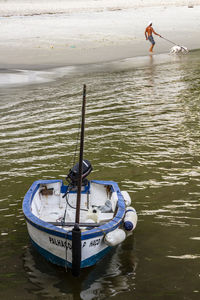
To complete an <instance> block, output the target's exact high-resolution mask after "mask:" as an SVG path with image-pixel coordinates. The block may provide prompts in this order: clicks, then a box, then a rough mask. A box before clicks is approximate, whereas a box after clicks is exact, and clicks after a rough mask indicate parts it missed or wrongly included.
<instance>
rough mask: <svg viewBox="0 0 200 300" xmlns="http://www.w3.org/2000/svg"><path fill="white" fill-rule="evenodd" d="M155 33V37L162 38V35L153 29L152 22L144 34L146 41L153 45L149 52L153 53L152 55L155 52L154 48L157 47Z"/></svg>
mask: <svg viewBox="0 0 200 300" xmlns="http://www.w3.org/2000/svg"><path fill="white" fill-rule="evenodd" d="M153 33H154V34H155V35H158V36H159V37H161V35H160V34H158V33H156V32H155V31H154V29H153V27H152V22H149V24H148V26H147V28H146V30H145V33H144V34H145V37H146V40H149V41H150V43H151V47H150V48H149V52H151V53H152V52H153V47H154V45H155V41H154V38H153Z"/></svg>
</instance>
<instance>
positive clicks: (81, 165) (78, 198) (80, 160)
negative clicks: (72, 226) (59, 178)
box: [75, 84, 86, 224]
mask: <svg viewBox="0 0 200 300" xmlns="http://www.w3.org/2000/svg"><path fill="white" fill-rule="evenodd" d="M85 104H86V85H85V84H84V85H83V102H82V122H81V137H80V154H79V179H78V191H77V200H76V220H75V223H77V224H79V222H80V206H81V186H82V174H83V150H84V132H85Z"/></svg>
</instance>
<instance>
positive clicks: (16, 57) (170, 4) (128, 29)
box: [0, 0, 200, 69]
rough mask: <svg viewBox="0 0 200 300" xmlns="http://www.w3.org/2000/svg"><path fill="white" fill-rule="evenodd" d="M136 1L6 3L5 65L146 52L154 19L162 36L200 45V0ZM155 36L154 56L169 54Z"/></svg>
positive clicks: (0, 59) (0, 43)
mask: <svg viewBox="0 0 200 300" xmlns="http://www.w3.org/2000/svg"><path fill="white" fill-rule="evenodd" d="M45 3H46V4H47V3H48V5H46V6H45ZM72 3H74V5H72ZM131 3H132V2H131V1H119V0H114V1H75V2H72V1H67V2H63V1H56V2H51V1H48V2H47V1H41V2H40V3H39V2H37V1H36V2H34V3H32V4H33V5H32V6H31V5H30V1H24V2H21V3H19V5H18V6H16V3H14V2H12V1H8V2H3V5H2V6H1V40H0V51H1V56H0V64H1V68H2V69H3V68H19V67H20V68H23V69H42V68H46V67H55V66H67V65H68V66H69V65H76V64H90V63H101V62H107V61H113V60H120V59H124V58H130V57H135V56H145V55H148V49H149V46H150V45H149V42H148V41H146V40H145V38H144V30H145V27H146V25H147V23H148V22H149V20H152V22H153V27H154V29H155V30H156V32H158V33H159V34H161V35H162V36H164V37H166V38H168V39H170V40H172V41H175V43H177V44H179V45H183V46H186V47H188V49H190V50H192V49H197V48H200V41H199V27H200V19H199V15H200V1H146V0H145V1H136V2H135V4H134V5H135V6H134V7H133V4H131ZM75 4H76V5H75ZM198 4H199V5H198ZM155 40H156V46H155V54H158V53H167V52H169V50H170V48H171V47H172V46H173V45H171V44H170V43H167V42H166V41H165V40H163V39H161V38H159V37H155Z"/></svg>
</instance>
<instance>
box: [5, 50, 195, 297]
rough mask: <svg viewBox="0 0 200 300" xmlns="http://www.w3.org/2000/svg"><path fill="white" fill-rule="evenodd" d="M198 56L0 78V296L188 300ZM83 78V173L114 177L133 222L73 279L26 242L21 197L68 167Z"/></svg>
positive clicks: (192, 245)
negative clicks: (32, 79)
mask: <svg viewBox="0 0 200 300" xmlns="http://www.w3.org/2000/svg"><path fill="white" fill-rule="evenodd" d="M199 57H200V52H199V51H194V52H190V54H189V55H187V56H184V57H176V58H174V57H170V56H162V55H161V56H155V57H148V58H137V59H135V60H125V61H121V62H118V63H110V64H105V65H103V66H90V67H89V66H88V67H80V68H79V69H78V68H77V72H72V73H70V74H69V73H68V74H67V75H66V76H65V71H64V70H62V72H61V71H60V72H61V73H62V75H59V78H58V79H57V80H56V79H55V80H54V81H52V82H48V83H41V84H33V85H25V86H18V87H14V86H12V87H9V88H1V91H0V136H1V139H0V144H1V145H0V146H1V147H0V158H1V166H0V177H1V181H0V182H1V195H0V224H1V227H0V241H1V242H0V243H1V247H0V266H1V267H0V270H1V271H0V295H1V296H2V297H3V298H2V299H53V298H54V299H70V300H71V299H87V300H90V299H91V300H92V299H108V298H110V297H112V299H122V297H123V299H124V297H126V299H138V300H143V299H176V300H177V299H178V300H179V299H181V300H182V299H199V297H200V230H199V228H200V217H199V214H200V201H199V200H200V165H199V161H200V132H199V129H200V58H199ZM49 72H50V71H49ZM55 72H58V70H57V71H55V70H54V71H52V74H54V75H55ZM66 73H67V72H66ZM52 77H53V75H52ZM51 79H52V78H51ZM83 83H86V84H87V112H86V140H85V158H87V159H89V160H90V161H91V162H92V164H93V168H94V171H93V173H92V174H91V175H90V178H93V179H108V180H114V181H117V182H118V183H119V186H120V187H121V188H122V189H123V190H127V191H128V192H129V193H130V195H131V197H132V201H133V206H134V207H135V208H136V210H137V212H138V216H139V222H138V226H137V229H136V231H135V233H134V235H132V236H131V237H129V238H128V239H127V240H126V241H125V242H124V243H123V244H122V245H121V246H119V247H118V248H116V249H115V250H113V251H112V253H110V254H109V255H108V256H107V257H106V258H105V259H104V260H103V261H102V262H100V263H99V264H98V265H97V266H96V267H93V268H89V269H87V270H84V271H82V274H81V277H80V279H78V280H77V279H74V278H72V277H71V275H70V274H69V273H65V271H63V270H62V269H60V268H57V267H55V266H53V265H51V264H49V263H47V262H46V261H45V260H44V259H43V258H42V257H40V255H38V254H37V253H36V252H35V250H34V249H33V248H32V246H31V245H30V243H29V239H28V234H27V230H26V226H25V221H24V217H23V213H22V209H21V206H22V200H23V197H24V194H25V193H26V191H27V189H28V188H29V186H30V185H31V184H32V182H33V181H34V180H37V179H46V178H49V179H52V178H61V179H64V178H65V175H66V174H67V172H68V170H69V168H70V167H71V166H72V164H73V161H74V153H75V148H76V141H77V130H78V127H79V125H78V124H79V121H80V109H81V100H82V85H83Z"/></svg>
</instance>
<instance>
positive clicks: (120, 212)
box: [23, 179, 125, 240]
mask: <svg viewBox="0 0 200 300" xmlns="http://www.w3.org/2000/svg"><path fill="white" fill-rule="evenodd" d="M56 182H60V183H61V188H62V187H63V186H65V185H64V184H63V180H61V179H55V180H37V181H35V182H33V184H32V185H31V187H30V188H29V190H28V191H27V193H26V195H25V197H24V200H23V213H24V216H25V218H26V221H27V222H28V223H30V224H31V225H32V226H34V227H35V228H37V229H38V230H40V231H44V232H47V233H49V234H51V235H54V236H59V237H63V238H68V239H69V240H71V239H72V233H71V230H70V231H67V230H65V229H63V228H59V227H57V226H55V225H52V224H50V223H47V222H45V221H43V220H41V219H39V218H38V217H36V216H35V215H34V214H33V213H32V212H31V203H32V200H33V198H34V196H35V193H36V192H37V190H38V189H39V186H40V185H41V184H50V183H56ZM90 182H91V183H96V184H102V185H111V186H112V188H113V191H114V192H116V193H117V197H118V200H117V207H118V208H117V212H116V214H115V216H114V218H113V219H112V220H111V221H109V222H108V223H106V224H103V225H101V226H99V227H96V228H93V229H89V230H86V231H83V232H82V233H81V240H85V239H90V238H94V237H97V236H102V235H105V234H107V233H108V232H110V231H113V230H114V229H116V228H118V227H119V226H120V224H121V223H122V219H123V217H124V215H125V201H124V198H123V196H122V194H121V191H120V189H119V186H118V184H117V183H116V182H114V181H104V180H90Z"/></svg>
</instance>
